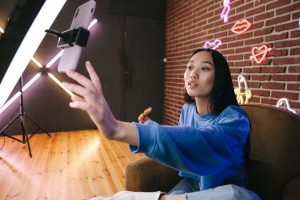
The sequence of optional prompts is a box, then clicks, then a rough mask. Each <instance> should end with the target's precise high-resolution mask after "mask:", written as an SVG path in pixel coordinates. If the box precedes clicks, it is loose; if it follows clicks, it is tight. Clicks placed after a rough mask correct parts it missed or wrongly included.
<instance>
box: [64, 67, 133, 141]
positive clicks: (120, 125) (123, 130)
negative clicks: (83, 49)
mask: <svg viewBox="0 0 300 200" xmlns="http://www.w3.org/2000/svg"><path fill="white" fill-rule="evenodd" d="M86 69H87V71H88V74H89V77H90V78H87V77H85V76H83V75H81V74H79V73H78V72H75V71H67V76H69V77H70V78H71V79H73V80H75V81H76V82H77V84H73V83H67V82H64V83H63V85H64V86H65V87H66V88H67V89H69V90H70V91H72V92H73V93H75V95H74V96H72V102H70V104H69V105H70V107H72V108H78V109H81V110H84V111H86V112H87V113H88V114H89V116H90V118H91V119H92V121H93V122H94V123H95V125H96V126H97V128H98V129H99V130H100V132H101V133H103V134H104V135H105V137H106V138H108V139H111V140H118V141H121V142H126V143H128V144H131V145H134V146H137V145H138V132H137V128H136V126H135V125H134V124H133V123H128V122H122V121H119V120H117V119H116V118H115V117H114V115H113V114H112V112H111V110H110V108H109V106H108V104H107V102H106V100H105V98H104V95H103V92H102V86H101V82H100V79H99V77H98V75H97V74H96V72H95V70H94V68H93V66H92V64H91V63H90V62H89V61H88V62H86Z"/></svg>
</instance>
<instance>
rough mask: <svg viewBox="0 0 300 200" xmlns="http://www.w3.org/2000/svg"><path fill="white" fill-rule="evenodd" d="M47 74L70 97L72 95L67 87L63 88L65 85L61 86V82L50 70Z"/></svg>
mask: <svg viewBox="0 0 300 200" xmlns="http://www.w3.org/2000/svg"><path fill="white" fill-rule="evenodd" d="M48 76H49V77H50V78H51V79H52V80H53V81H54V82H55V83H57V85H59V86H60V87H61V88H62V89H63V90H64V91H66V92H67V93H68V94H69V95H70V96H71V97H72V96H74V94H73V93H72V92H71V91H70V90H68V89H67V88H65V86H63V84H62V83H61V82H60V81H59V80H58V79H57V78H56V77H55V76H54V75H53V74H51V73H50V72H48Z"/></svg>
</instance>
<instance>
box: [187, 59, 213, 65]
mask: <svg viewBox="0 0 300 200" xmlns="http://www.w3.org/2000/svg"><path fill="white" fill-rule="evenodd" d="M193 63H194V60H190V61H189V62H188V64H193ZM205 63H206V64H209V65H211V66H214V64H213V63H212V62H210V61H207V60H204V61H200V64H205Z"/></svg>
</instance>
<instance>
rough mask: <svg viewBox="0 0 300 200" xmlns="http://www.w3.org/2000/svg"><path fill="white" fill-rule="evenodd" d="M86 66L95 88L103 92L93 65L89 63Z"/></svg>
mask: <svg viewBox="0 0 300 200" xmlns="http://www.w3.org/2000/svg"><path fill="white" fill-rule="evenodd" d="M85 66H86V69H87V71H88V73H89V75H90V78H91V80H92V82H93V84H94V86H95V87H96V88H97V90H98V91H100V90H101V84H100V78H99V76H98V75H97V73H96V71H95V69H94V67H93V65H92V64H91V62H90V61H87V62H86V63H85Z"/></svg>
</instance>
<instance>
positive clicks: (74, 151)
mask: <svg viewBox="0 0 300 200" xmlns="http://www.w3.org/2000/svg"><path fill="white" fill-rule="evenodd" d="M30 144H31V149H32V154H33V157H32V158H30V157H29V155H28V149H27V146H26V145H25V144H22V143H20V142H16V141H14V140H12V139H10V138H5V140H4V137H0V148H1V149H0V200H2V199H14V200H46V199H48V200H67V199H68V200H69V199H70V200H77V199H78V200H79V199H89V198H91V197H94V196H99V195H100V196H107V195H111V194H113V193H115V192H117V191H121V190H124V187H125V176H124V170H125V167H126V165H127V164H128V162H130V161H131V160H134V159H136V158H138V157H142V156H143V155H142V154H137V155H134V154H131V153H130V152H129V150H128V145H127V144H124V143H119V142H114V141H108V140H107V139H105V138H104V137H103V136H102V135H101V134H99V132H98V131H96V130H88V131H74V132H64V133H51V137H50V138H49V137H48V136H47V135H46V134H36V135H34V136H33V137H32V138H31V139H30Z"/></svg>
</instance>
